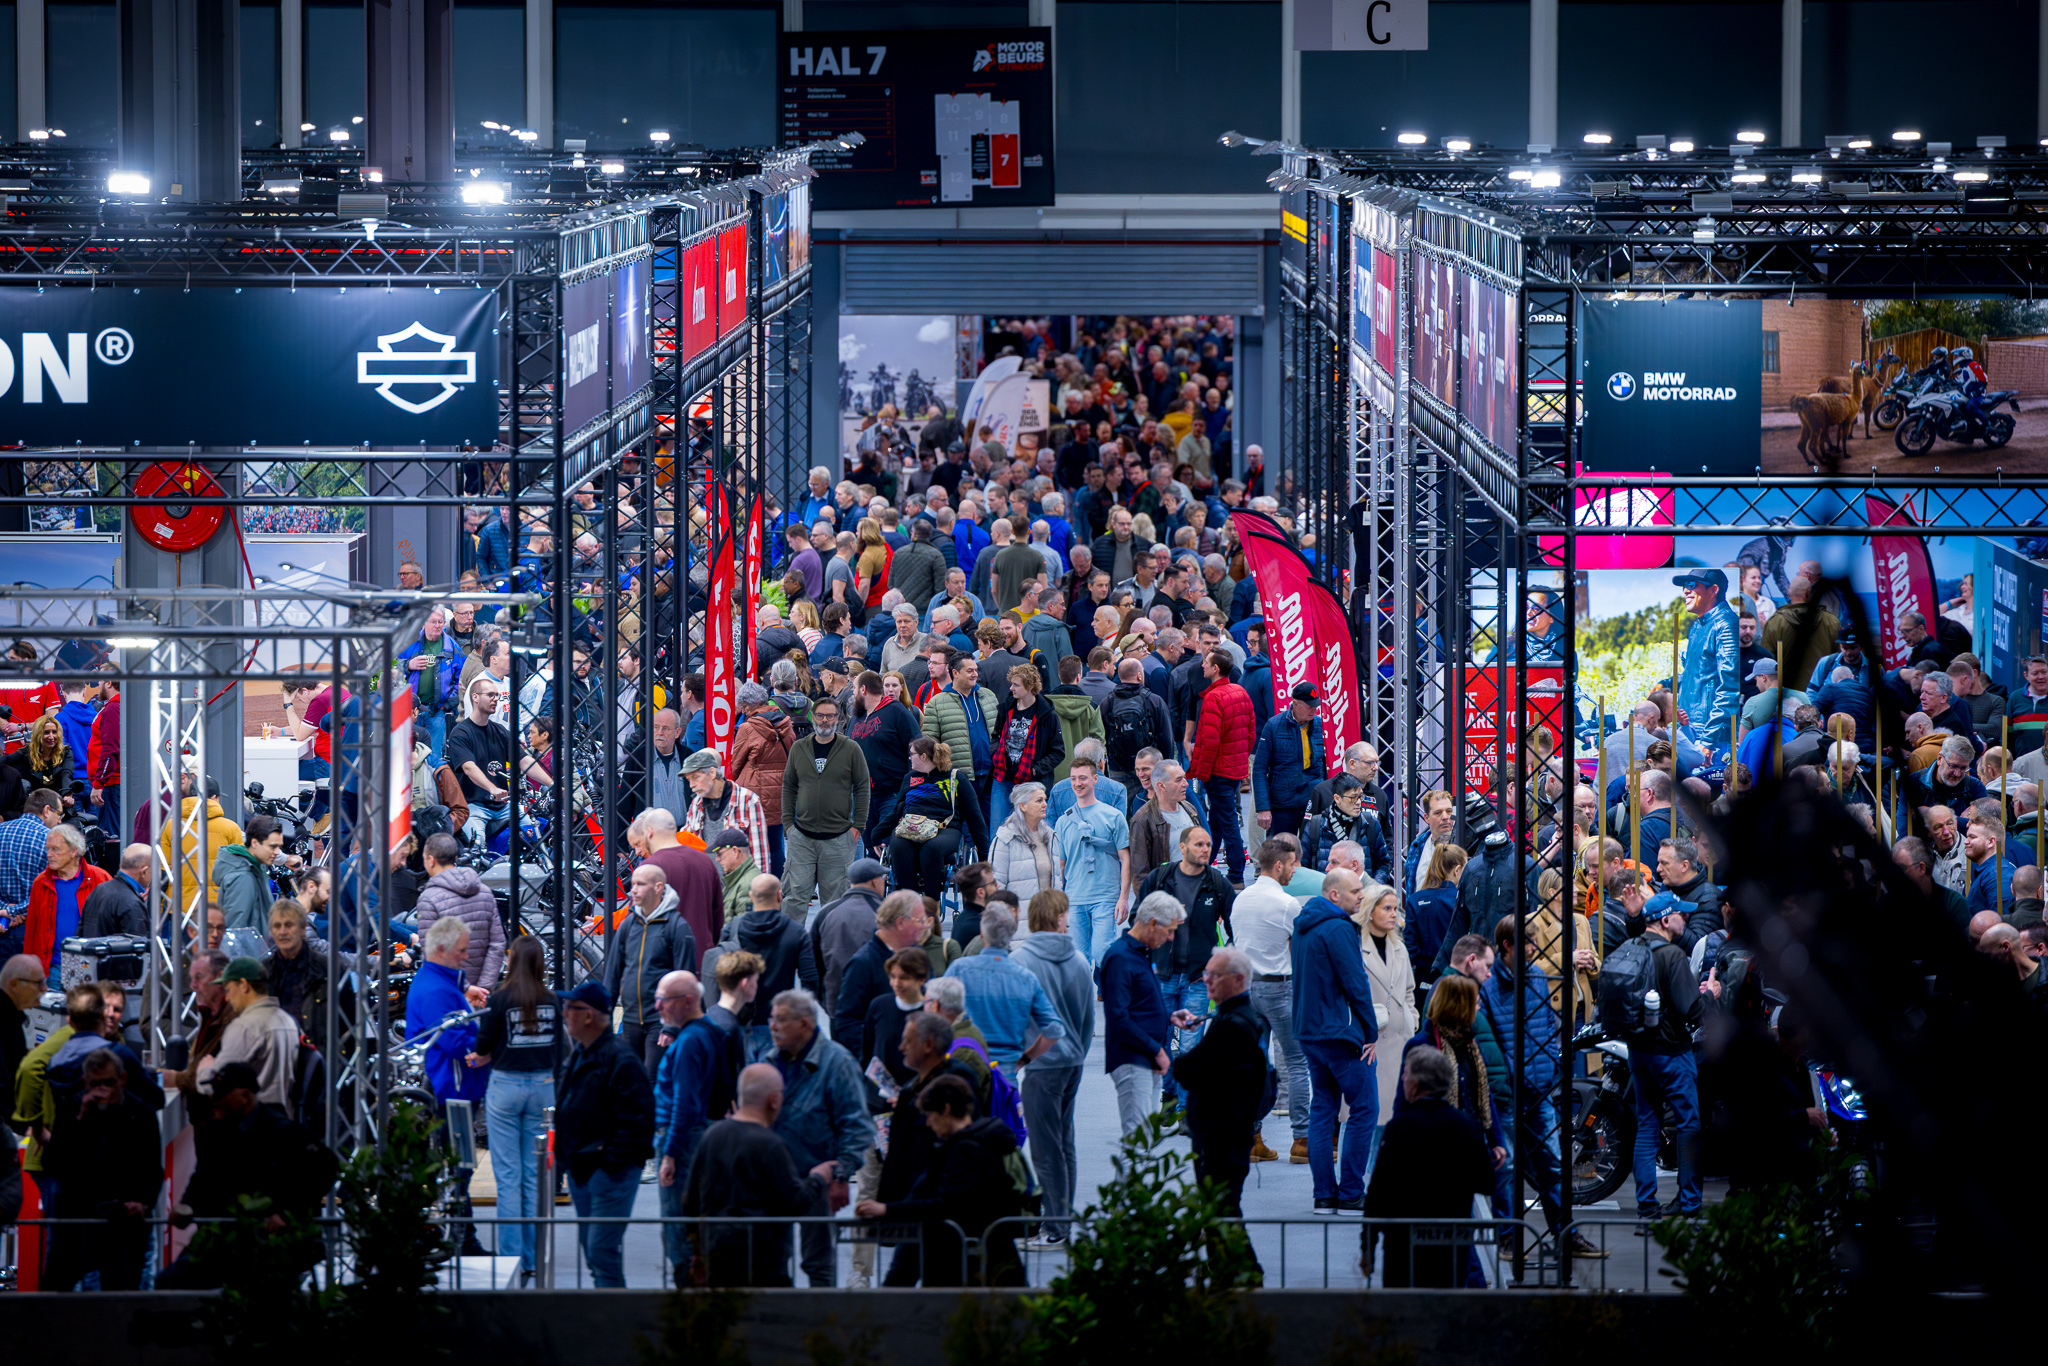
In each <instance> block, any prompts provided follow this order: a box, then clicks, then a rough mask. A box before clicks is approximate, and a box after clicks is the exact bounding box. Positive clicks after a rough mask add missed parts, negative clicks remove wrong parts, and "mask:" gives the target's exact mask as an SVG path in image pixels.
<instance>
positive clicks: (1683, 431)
mask: <svg viewBox="0 0 2048 1366" xmlns="http://www.w3.org/2000/svg"><path fill="white" fill-rule="evenodd" d="M1582 317H1583V322H1582V332H1581V346H1582V354H1583V355H1584V361H1583V362H1582V374H1581V380H1582V382H1583V393H1584V395H1585V400H1584V401H1585V414H1586V418H1585V423H1586V425H1585V431H1584V435H1583V437H1582V439H1581V453H1582V456H1583V459H1584V464H1585V467H1586V468H1587V469H1589V470H1609V471H1627V472H1630V473H1637V474H1646V473H1660V474H1693V475H1697V474H1723V475H1743V474H1755V473H1756V472H1757V461H1758V452H1759V445H1758V433H1759V431H1760V430H1761V426H1762V420H1763V388H1762V383H1761V376H1762V373H1763V328H1762V325H1761V317H1762V304H1761V303H1760V302H1759V301H1758V300H1755V299H1737V300H1730V301H1728V302H1725V303H1724V302H1720V301H1718V300H1693V299H1686V300H1674V301H1672V302H1668V303H1665V302H1656V301H1649V300H1636V299H1630V300H1601V301H1596V302H1593V303H1590V304H1588V305H1587V307H1586V310H1585V312H1584V314H1583V315H1582Z"/></svg>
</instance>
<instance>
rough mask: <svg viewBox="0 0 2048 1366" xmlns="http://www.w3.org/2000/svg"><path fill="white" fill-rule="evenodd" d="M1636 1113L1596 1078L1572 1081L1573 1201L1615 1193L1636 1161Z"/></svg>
mask: <svg viewBox="0 0 2048 1366" xmlns="http://www.w3.org/2000/svg"><path fill="white" fill-rule="evenodd" d="M1635 1146H1636V1123H1635V1115H1634V1114H1633V1113H1632V1112H1630V1111H1629V1110H1628V1109H1626V1108H1625V1107H1624V1106H1623V1105H1622V1104H1621V1103H1620V1101H1619V1100H1617V1099H1616V1098H1615V1097H1613V1096H1610V1095H1608V1094H1607V1093H1606V1092H1604V1091H1602V1090H1601V1089H1600V1083H1599V1082H1597V1081H1592V1080H1586V1079H1581V1080H1576V1081H1574V1082H1573V1083H1572V1146H1571V1152H1572V1204H1573V1205H1574V1206H1580V1207H1583V1206H1585V1205H1590V1204H1594V1203H1596V1202H1598V1201H1601V1200H1606V1199H1608V1198H1609V1197H1611V1196H1612V1195H1613V1194H1614V1193H1615V1192H1616V1191H1618V1190H1620V1189H1621V1183H1622V1182H1623V1181H1626V1180H1627V1179H1628V1178H1629V1176H1630V1175H1631V1173H1632V1171H1633V1169H1634V1165H1635Z"/></svg>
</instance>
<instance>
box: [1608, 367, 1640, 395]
mask: <svg viewBox="0 0 2048 1366" xmlns="http://www.w3.org/2000/svg"><path fill="white" fill-rule="evenodd" d="M1635 394H1636V377H1635V376H1634V375H1631V374H1629V373H1628V372H1627V371H1626V370H1623V371H1621V372H1619V373H1618V374H1612V375H1609V376H1608V377H1607V396H1608V397H1609V398H1612V399H1615V400H1617V401H1619V400H1624V399H1630V398H1634V397H1635Z"/></svg>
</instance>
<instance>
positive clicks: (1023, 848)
mask: <svg viewBox="0 0 2048 1366" xmlns="http://www.w3.org/2000/svg"><path fill="white" fill-rule="evenodd" d="M1045 805H1046V793H1045V784H1043V783H1018V784H1017V785H1016V786H1015V787H1013V788H1011V789H1010V814H1009V817H1008V818H1007V819H1006V820H1004V822H1003V823H1002V824H1001V825H1000V826H998V827H997V828H996V837H995V840H994V842H993V845H992V847H991V848H990V849H989V855H988V861H989V862H990V863H991V864H992V865H994V867H995V876H996V882H997V883H998V884H999V885H1001V886H1003V887H1006V888H1008V889H1009V890H1010V891H1013V892H1015V893H1016V894H1017V904H1019V905H1020V906H1029V905H1030V904H1031V898H1032V897H1034V896H1036V895H1038V893H1040V892H1057V891H1062V890H1064V889H1063V888H1062V887H1061V886H1060V877H1059V865H1058V863H1057V862H1056V861H1055V860H1054V859H1053V856H1052V822H1050V821H1048V820H1046V818H1045Z"/></svg>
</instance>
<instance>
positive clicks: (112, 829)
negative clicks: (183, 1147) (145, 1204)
mask: <svg viewBox="0 0 2048 1366" xmlns="http://www.w3.org/2000/svg"><path fill="white" fill-rule="evenodd" d="M106 794H107V799H106V800H105V801H103V802H101V803H100V829H102V830H104V831H106V832H107V834H109V835H111V836H112V837H113V838H114V840H115V841H116V842H117V843H118V842H119V841H120V840H121V838H122V836H123V835H124V834H125V833H126V832H125V831H124V830H123V829H122V828H121V784H120V781H119V780H118V779H117V780H115V781H114V782H111V783H108V784H107V786H106ZM150 1246H151V1247H152V1248H154V1247H155V1246H156V1244H155V1243H154V1242H151V1244H150Z"/></svg>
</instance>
